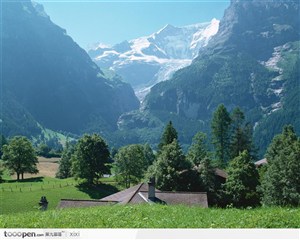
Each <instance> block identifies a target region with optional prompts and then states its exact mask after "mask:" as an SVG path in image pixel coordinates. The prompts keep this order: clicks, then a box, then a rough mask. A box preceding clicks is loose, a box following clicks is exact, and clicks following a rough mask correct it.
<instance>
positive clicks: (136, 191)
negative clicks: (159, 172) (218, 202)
mask: <svg viewBox="0 0 300 240" xmlns="http://www.w3.org/2000/svg"><path fill="white" fill-rule="evenodd" d="M142 203H144V204H156V203H160V204H166V205H176V204H183V205H188V206H199V207H204V208H207V207H208V202H207V194H206V192H169V191H160V190H157V189H156V188H155V180H154V179H151V180H150V181H149V183H148V184H145V183H140V184H138V185H135V186H133V187H131V188H128V189H125V190H123V191H120V192H118V193H115V194H112V195H110V196H107V197H105V198H102V199H100V200H73V199H61V201H60V203H59V205H58V207H59V208H67V207H91V206H103V205H114V204H142Z"/></svg>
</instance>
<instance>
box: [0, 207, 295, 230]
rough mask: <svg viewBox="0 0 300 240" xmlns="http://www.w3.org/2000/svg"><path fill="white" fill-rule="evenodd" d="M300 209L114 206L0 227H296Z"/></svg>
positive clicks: (21, 217) (22, 217)
mask: <svg viewBox="0 0 300 240" xmlns="http://www.w3.org/2000/svg"><path fill="white" fill-rule="evenodd" d="M299 227H300V209H299V208H296V209H288V208H258V209H247V210H239V209H204V208H199V207H187V206H163V205H127V206H121V205H115V206H100V207H91V208H81V209H80V208H77V209H75V208H74V209H64V210H52V211H46V212H32V213H24V214H10V215H3V216H0V228H299Z"/></svg>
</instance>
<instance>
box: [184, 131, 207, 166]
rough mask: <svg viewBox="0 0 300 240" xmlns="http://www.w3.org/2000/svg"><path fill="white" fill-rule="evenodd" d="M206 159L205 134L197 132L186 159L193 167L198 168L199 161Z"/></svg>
mask: <svg viewBox="0 0 300 240" xmlns="http://www.w3.org/2000/svg"><path fill="white" fill-rule="evenodd" d="M206 157H208V150H207V146H206V134H205V133H202V132H198V133H197V134H196V135H195V136H194V138H193V142H192V145H191V147H190V148H189V151H188V154H187V159H188V160H189V161H190V162H192V163H193V164H194V165H196V166H199V164H200V162H201V160H203V159H205V158H206Z"/></svg>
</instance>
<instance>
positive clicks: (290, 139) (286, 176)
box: [262, 126, 300, 206]
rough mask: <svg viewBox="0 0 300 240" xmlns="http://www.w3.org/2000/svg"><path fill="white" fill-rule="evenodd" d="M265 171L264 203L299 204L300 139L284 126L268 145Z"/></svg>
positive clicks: (289, 128)
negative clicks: (280, 132)
mask: <svg viewBox="0 0 300 240" xmlns="http://www.w3.org/2000/svg"><path fill="white" fill-rule="evenodd" d="M266 158H267V161H268V165H267V171H266V173H265V174H264V178H263V181H262V192H263V203H264V204H266V205H279V206H286V205H292V206H300V160H299V159H300V139H299V138H298V137H297V135H296V134H295V132H294V129H293V127H292V126H285V127H284V129H283V132H282V134H279V135H277V136H275V137H274V139H273V141H272V143H271V144H270V146H269V147H268V150H267V154H266Z"/></svg>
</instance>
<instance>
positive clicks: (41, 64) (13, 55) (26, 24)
mask: <svg viewBox="0 0 300 240" xmlns="http://www.w3.org/2000/svg"><path fill="white" fill-rule="evenodd" d="M2 7H3V10H2V13H3V16H2V20H3V29H2V34H1V41H2V56H3V57H2V60H3V63H2V78H1V85H2V87H3V93H4V95H6V96H7V97H8V98H10V99H11V98H13V99H14V101H8V102H10V104H13V102H17V103H18V106H19V107H18V109H20V108H23V109H25V110H26V111H27V112H28V113H30V115H31V116H32V117H33V118H34V119H35V120H36V121H37V122H39V123H40V124H41V125H43V126H45V127H47V128H51V129H53V130H61V131H67V132H72V133H81V132H83V131H85V130H86V129H97V130H99V131H106V130H107V129H114V128H116V122H117V119H118V117H119V116H120V115H121V114H122V113H124V112H126V111H130V110H134V109H137V108H138V107H139V102H138V100H137V98H136V97H135V95H134V92H133V90H132V88H131V87H130V86H129V85H128V84H126V83H124V82H121V81H120V80H114V81H112V80H109V79H107V78H106V77H105V76H104V74H103V72H102V71H101V70H100V69H99V67H98V66H97V65H96V64H95V63H94V62H93V61H92V60H91V59H90V57H89V56H88V54H87V53H86V52H85V51H84V50H83V49H81V48H80V47H79V46H78V45H77V44H76V43H75V42H74V41H73V40H72V38H71V37H69V36H68V35H67V33H66V31H65V30H64V29H62V28H60V27H58V26H57V25H55V24H53V23H52V22H51V20H50V18H49V17H48V16H47V15H46V14H45V13H44V12H43V9H42V6H41V5H36V4H33V3H31V1H22V2H3V3H2ZM15 109H17V108H15V107H12V108H8V109H7V110H8V111H9V110H11V111H15ZM5 114H6V116H3V117H2V119H5V121H2V124H3V125H4V126H9V125H10V123H11V122H13V121H14V119H13V118H14V117H15V116H17V115H18V114H17V113H16V114H13V113H10V114H9V116H11V117H10V119H9V118H7V116H8V115H7V114H8V113H7V112H6V113H5ZM5 129H6V128H5ZM7 131H8V132H5V133H4V134H9V130H7Z"/></svg>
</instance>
